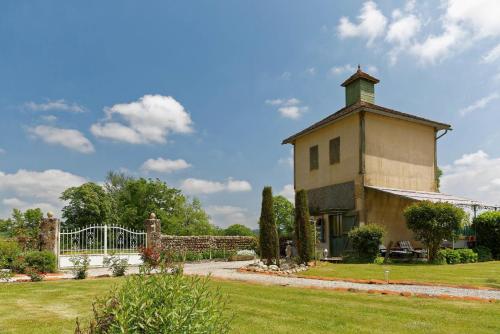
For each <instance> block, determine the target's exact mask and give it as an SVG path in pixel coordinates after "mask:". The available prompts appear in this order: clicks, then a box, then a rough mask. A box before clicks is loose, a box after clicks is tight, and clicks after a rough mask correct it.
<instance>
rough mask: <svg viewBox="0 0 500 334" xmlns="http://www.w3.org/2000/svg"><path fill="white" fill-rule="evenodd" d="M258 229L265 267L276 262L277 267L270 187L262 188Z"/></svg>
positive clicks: (276, 238)
mask: <svg viewBox="0 0 500 334" xmlns="http://www.w3.org/2000/svg"><path fill="white" fill-rule="evenodd" d="M259 227H260V256H261V258H263V259H266V263H267V265H270V264H272V263H273V259H275V260H276V264H277V265H279V241H278V229H277V227H276V218H275V216H274V209H273V192H272V189H271V187H264V190H263V191H262V207H261V212H260V219H259Z"/></svg>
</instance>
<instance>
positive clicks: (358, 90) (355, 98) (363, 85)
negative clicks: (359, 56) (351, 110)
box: [341, 65, 379, 107]
mask: <svg viewBox="0 0 500 334" xmlns="http://www.w3.org/2000/svg"><path fill="white" fill-rule="evenodd" d="M378 82H379V80H378V79H377V78H374V77H372V76H371V75H369V74H367V73H365V72H363V71H361V67H360V66H359V65H358V70H357V71H356V73H354V74H353V75H351V76H350V77H349V79H347V80H346V81H344V82H343V83H342V85H341V86H342V87H345V104H346V107H348V106H350V105H352V104H354V103H356V102H360V101H363V102H368V103H373V104H374V103H375V84H377V83H378Z"/></svg>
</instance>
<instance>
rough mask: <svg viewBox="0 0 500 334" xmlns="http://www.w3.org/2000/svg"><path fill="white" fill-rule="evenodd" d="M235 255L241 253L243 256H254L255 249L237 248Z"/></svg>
mask: <svg viewBox="0 0 500 334" xmlns="http://www.w3.org/2000/svg"><path fill="white" fill-rule="evenodd" d="M236 255H243V256H255V255H256V254H255V251H254V250H251V249H243V250H239V251H237V252H236Z"/></svg>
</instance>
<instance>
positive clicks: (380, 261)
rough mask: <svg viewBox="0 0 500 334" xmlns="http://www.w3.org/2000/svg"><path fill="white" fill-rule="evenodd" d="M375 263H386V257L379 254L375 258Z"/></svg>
mask: <svg viewBox="0 0 500 334" xmlns="http://www.w3.org/2000/svg"><path fill="white" fill-rule="evenodd" d="M373 263H374V264H384V263H385V258H384V257H382V256H377V257H376V258H375V260H373Z"/></svg>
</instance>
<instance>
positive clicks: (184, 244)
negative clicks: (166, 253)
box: [161, 235, 256, 252]
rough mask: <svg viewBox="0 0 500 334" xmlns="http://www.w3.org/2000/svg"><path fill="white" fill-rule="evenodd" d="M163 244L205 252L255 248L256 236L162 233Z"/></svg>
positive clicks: (184, 249)
mask: <svg viewBox="0 0 500 334" xmlns="http://www.w3.org/2000/svg"><path fill="white" fill-rule="evenodd" d="M161 244H162V246H163V247H164V248H166V249H170V250H173V251H194V252H203V251H208V250H241V249H255V247H256V239H255V238H254V237H240V236H176V235H162V236H161Z"/></svg>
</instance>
